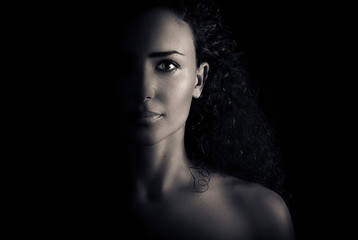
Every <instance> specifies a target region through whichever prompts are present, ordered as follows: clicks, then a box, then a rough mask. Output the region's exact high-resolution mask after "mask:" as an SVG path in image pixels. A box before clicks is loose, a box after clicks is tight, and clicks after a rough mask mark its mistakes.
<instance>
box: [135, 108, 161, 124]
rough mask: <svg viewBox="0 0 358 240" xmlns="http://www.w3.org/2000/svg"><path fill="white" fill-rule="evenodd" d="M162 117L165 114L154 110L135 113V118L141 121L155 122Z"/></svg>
mask: <svg viewBox="0 0 358 240" xmlns="http://www.w3.org/2000/svg"><path fill="white" fill-rule="evenodd" d="M162 117H163V114H160V113H157V112H152V111H141V112H137V113H135V114H134V118H135V120H136V121H138V122H140V123H154V122H156V121H158V120H160V119H161V118H162Z"/></svg>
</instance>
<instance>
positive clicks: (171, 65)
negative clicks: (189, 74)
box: [155, 60, 180, 72]
mask: <svg viewBox="0 0 358 240" xmlns="http://www.w3.org/2000/svg"><path fill="white" fill-rule="evenodd" d="M155 68H156V69H157V70H159V71H162V72H172V71H175V70H177V69H178V68H180V65H179V64H178V63H176V62H174V61H172V60H162V61H160V62H158V63H157V65H156V66H155Z"/></svg>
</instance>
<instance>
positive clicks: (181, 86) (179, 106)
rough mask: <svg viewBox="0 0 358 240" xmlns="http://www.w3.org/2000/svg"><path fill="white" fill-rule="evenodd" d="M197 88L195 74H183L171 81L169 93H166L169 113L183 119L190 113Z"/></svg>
mask: <svg viewBox="0 0 358 240" xmlns="http://www.w3.org/2000/svg"><path fill="white" fill-rule="evenodd" d="M194 86H195V74H193V73H191V72H188V71H187V72H182V73H180V74H178V75H176V76H175V77H174V78H173V79H171V81H170V85H169V89H168V90H169V91H166V101H167V102H168V106H170V109H168V113H169V114H170V115H175V117H176V118H182V117H185V118H186V116H187V114H188V113H189V109H190V105H191V101H192V97H193V90H194Z"/></svg>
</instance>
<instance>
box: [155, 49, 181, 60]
mask: <svg viewBox="0 0 358 240" xmlns="http://www.w3.org/2000/svg"><path fill="white" fill-rule="evenodd" d="M173 54H179V55H183V56H184V54H183V53H180V52H178V51H175V50H174V51H166V52H152V53H149V54H148V57H150V58H156V57H166V56H169V55H173Z"/></svg>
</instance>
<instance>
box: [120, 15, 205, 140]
mask: <svg viewBox="0 0 358 240" xmlns="http://www.w3.org/2000/svg"><path fill="white" fill-rule="evenodd" d="M125 24H126V25H127V26H126V27H127V30H126V31H125V35H124V36H121V39H120V45H119V48H120V56H119V57H120V62H119V72H118V82H119V83H118V89H117V90H118V92H117V93H118V96H117V103H118V104H119V106H120V115H121V116H123V118H122V119H121V123H122V122H123V123H124V124H123V125H122V126H123V127H124V128H125V129H126V130H128V132H130V135H131V136H132V137H134V138H133V139H134V140H135V141H136V142H137V143H140V144H143V145H153V144H156V143H158V142H160V141H162V140H163V139H166V138H168V137H169V136H175V135H176V134H183V133H184V129H185V122H186V119H187V117H188V114H189V109H190V105H191V101H192V98H193V97H196V98H197V97H199V96H200V94H201V91H202V88H203V81H204V80H205V78H206V75H207V72H208V65H207V64H206V63H202V64H200V66H197V64H196V56H195V47H194V38H193V34H192V31H191V28H190V26H189V25H188V24H187V23H185V22H183V21H181V20H180V19H179V18H178V17H177V16H176V15H175V14H174V13H172V12H171V11H169V10H165V9H153V10H150V11H147V12H145V13H144V14H141V15H140V16H138V17H137V18H136V19H135V20H134V21H133V22H132V23H130V24H128V23H125Z"/></svg>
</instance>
